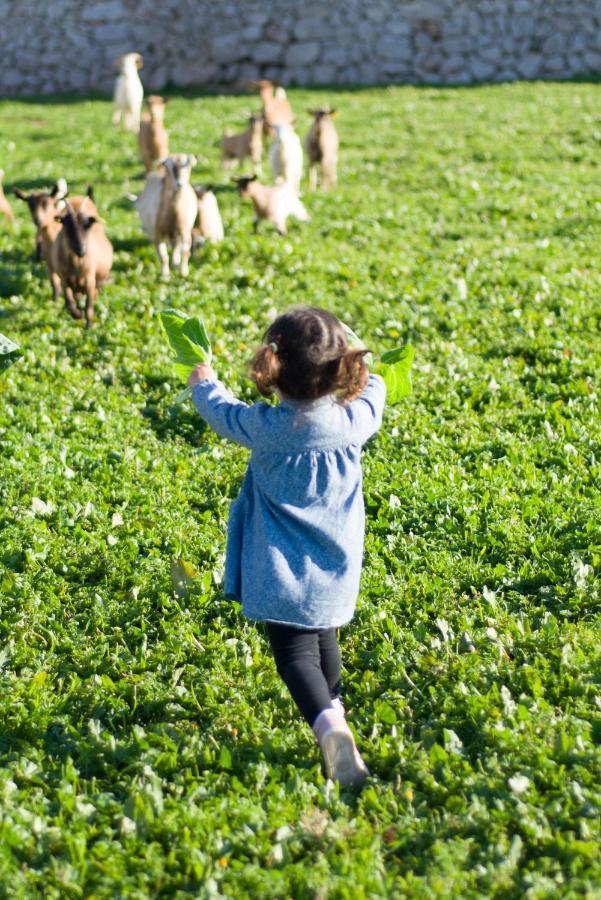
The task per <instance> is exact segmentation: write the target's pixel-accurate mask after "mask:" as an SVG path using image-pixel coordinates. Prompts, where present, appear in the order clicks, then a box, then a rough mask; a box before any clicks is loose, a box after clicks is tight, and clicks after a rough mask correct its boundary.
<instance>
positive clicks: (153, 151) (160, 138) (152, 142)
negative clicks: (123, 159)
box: [138, 94, 169, 172]
mask: <svg viewBox="0 0 601 900" xmlns="http://www.w3.org/2000/svg"><path fill="white" fill-rule="evenodd" d="M146 103H147V104H148V110H146V111H144V113H143V114H142V121H141V122H140V131H139V132H138V145H139V148H140V159H141V160H142V162H143V163H144V167H145V169H146V171H147V172H150V171H151V169H155V168H156V167H157V165H158V164H159V162H160V161H161V160H162V159H164V158H165V157H166V156H169V136H168V134H167V129H166V128H165V126H164V125H163V115H164V113H165V103H167V100H165V99H163V97H159V96H158V94H150V95H149V96H148V97H146Z"/></svg>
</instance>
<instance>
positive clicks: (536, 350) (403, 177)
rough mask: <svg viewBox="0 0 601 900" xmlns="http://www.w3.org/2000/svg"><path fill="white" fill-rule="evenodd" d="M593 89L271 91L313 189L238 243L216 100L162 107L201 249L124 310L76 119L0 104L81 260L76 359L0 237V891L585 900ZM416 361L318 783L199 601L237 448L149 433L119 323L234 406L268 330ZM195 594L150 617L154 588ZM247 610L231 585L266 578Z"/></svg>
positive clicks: (298, 735)
mask: <svg viewBox="0 0 601 900" xmlns="http://www.w3.org/2000/svg"><path fill="white" fill-rule="evenodd" d="M599 90H600V89H599V87H598V86H595V85H590V84H565V85H553V84H528V85H522V84H516V85H506V86H496V87H482V88H471V89H461V90H452V89H448V90H438V89H430V88H428V89H418V88H412V87H407V88H389V89H370V90H356V91H352V92H335V91H331V92H328V93H325V92H319V91H313V92H309V91H301V90H295V91H291V92H290V96H291V100H292V103H293V106H294V108H295V109H296V110H297V112H298V117H299V123H300V130H301V131H302V132H304V130H305V124H306V123H308V117H307V118H305V117H304V115H303V111H304V109H305V107H307V106H315V105H316V104H317V103H319V102H321V101H322V100H328V101H329V102H330V105H332V106H336V107H337V108H338V109H339V111H340V117H339V119H338V120H337V121H338V127H339V131H340V135H341V141H342V150H341V161H340V167H339V178H340V186H339V189H338V190H336V191H335V192H333V193H330V194H321V193H320V194H314V195H311V194H308V193H305V201H306V204H307V207H308V208H309V211H310V213H311V216H312V221H311V222H310V223H309V224H307V225H304V226H301V225H293V226H292V227H291V231H290V234H289V236H288V237H287V238H279V237H278V236H277V235H276V234H275V232H273V231H272V230H271V229H270V228H269V227H268V226H264V229H263V232H262V233H260V234H259V235H258V236H254V235H253V234H252V232H251V222H252V215H251V210H250V207H249V206H247V205H244V204H243V203H242V202H241V201H240V200H239V198H238V197H237V196H236V194H235V193H234V192H233V191H232V189H231V185H230V184H229V183H228V179H227V178H226V177H225V175H224V173H223V172H222V170H221V168H220V164H219V150H218V147H217V144H216V141H217V139H218V137H219V134H220V132H221V128H222V126H223V125H226V124H227V125H231V126H234V127H235V126H236V125H237V124H238V123H239V122H240V121H241V118H240V117H241V114H242V113H243V111H244V110H247V109H249V108H252V104H253V102H254V101H253V100H252V98H249V97H247V96H197V95H196V96H192V95H190V96H186V97H184V96H181V95H179V96H176V97H174V98H173V99H172V102H171V103H170V104H169V106H168V107H167V113H166V123H167V125H168V127H169V129H170V133H171V147H172V150H174V151H183V152H193V153H196V154H198V156H199V165H198V167H197V169H196V179H195V180H196V181H197V182H199V183H201V182H203V181H205V182H206V181H211V182H214V183H215V184H216V185H218V186H219V191H218V198H219V202H220V206H221V209H222V215H223V218H224V223H225V228H226V240H225V242H224V243H223V244H222V245H221V246H219V247H209V248H205V249H203V250H201V251H199V252H198V253H197V254H196V256H195V258H194V260H193V264H192V270H191V274H190V277H189V279H188V280H187V281H186V282H182V281H181V280H180V279H179V278H178V277H174V278H173V279H172V281H171V282H170V283H161V282H160V280H159V277H158V265H157V262H156V259H155V256H154V250H153V248H151V247H150V246H149V245H148V244H147V242H146V240H145V239H144V238H143V236H142V235H141V231H140V228H139V224H138V219H137V215H136V214H135V211H134V210H133V209H132V208H131V206H130V205H129V203H128V202H127V201H126V200H124V199H123V195H124V193H125V192H126V191H128V190H129V191H135V192H137V191H138V190H139V189H140V186H141V183H142V181H141V168H140V165H139V163H138V161H137V154H136V146H135V139H134V138H132V136H131V135H128V134H125V133H123V132H119V131H116V130H115V129H113V128H112V127H111V125H110V114H111V107H110V104H109V103H108V102H107V101H106V100H102V99H92V100H84V101H75V100H72V99H50V100H48V101H45V102H44V103H35V102H7V101H4V102H1V103H0V165H1V166H2V167H3V168H4V169H5V170H6V188H7V193H8V190H9V189H10V187H12V186H20V187H21V188H24V189H33V188H37V187H39V186H44V185H50V184H52V183H53V181H54V180H55V179H56V178H57V177H58V176H60V175H64V176H66V177H67V179H68V181H69V184H70V185H71V188H72V190H73V192H74V193H75V192H81V191H82V190H83V189H84V188H85V185H86V183H87V182H91V183H92V184H93V185H94V188H95V197H96V201H97V204H98V206H99V209H100V211H101V214H102V216H103V217H104V219H105V221H106V227H107V231H108V234H109V236H110V237H111V239H112V241H113V243H114V247H115V251H116V256H115V265H114V278H113V282H112V283H111V284H110V285H108V286H107V287H106V288H105V289H104V291H103V292H102V294H101V296H100V299H99V301H98V303H97V325H96V327H95V329H93V330H92V331H90V332H85V331H84V330H83V328H82V326H81V323H78V322H74V321H73V320H72V319H70V318H69V317H68V316H67V314H66V313H65V311H64V310H63V309H62V307H61V306H60V305H53V304H52V301H51V299H50V287H49V284H48V283H47V279H46V274H45V270H44V268H43V266H42V265H39V264H35V263H33V261H32V258H33V243H34V240H33V236H34V232H33V225H32V224H31V221H30V219H29V214H28V210H27V207H26V206H25V204H23V203H21V202H20V201H18V200H17V199H16V198H13V200H12V203H13V208H14V210H15V213H16V216H17V221H16V224H15V226H14V227H13V228H12V229H11V228H10V227H8V226H7V225H6V224H4V222H0V331H1V332H3V333H5V334H6V335H7V336H9V337H12V338H14V339H16V340H18V341H19V342H20V343H21V345H22V347H23V349H24V358H23V359H22V360H20V361H19V362H18V363H17V364H16V365H14V366H13V367H12V368H11V369H10V370H9V371H8V372H7V373H5V374H4V375H3V376H1V377H0V765H1V767H0V896H6V897H10V898H17V900H18V898H29V897H44V898H61V900H62V898H79V897H85V898H109V897H110V898H114V897H127V898H145V897H185V896H194V897H199V898H204V897H218V896H226V897H231V896H235V897H258V898H272V897H273V898H279V897H293V898H295V900H304V898H321V900H323V898H326V897H327V898H346V897H353V898H358V900H359V898H372V897H416V898H431V897H440V898H447V897H448V898H451V897H452V898H457V897H461V898H470V897H473V898H481V897H496V898H513V897H527V898H551V897H553V898H555V897H570V898H571V897H588V898H598V897H599V896H600V895H601V855H600V854H599V805H598V794H599V780H600V774H601V772H600V769H601V767H600V762H601V747H600V744H601V722H600V719H599V712H600V709H601V699H600V691H599V687H600V683H601V676H600V672H601V652H600V646H601V634H600V629H599V625H600V616H599V572H600V570H601V503H600V499H599V498H600V494H599V478H600V475H601V471H600V466H601V447H600V437H601V427H600V418H599V405H598V404H599V397H598V375H599V368H600V366H601V335H600V310H601V303H600V301H601V290H600V283H599V261H600V260H601V250H600V247H601V226H600V222H601V192H600V188H599V185H600V178H601V168H600V165H599V161H600V159H601V115H600V113H599ZM299 302H308V303H312V304H316V305H323V306H325V307H327V308H329V309H331V310H332V311H334V312H335V313H336V314H338V315H340V316H341V317H342V318H344V320H345V321H347V322H348V323H349V324H351V325H352V326H353V327H354V328H355V330H357V331H358V332H359V333H360V334H361V335H362V336H363V337H364V338H365V339H366V340H367V341H368V343H369V344H370V345H371V346H373V347H375V348H377V349H378V350H384V349H387V348H389V347H393V346H396V345H398V344H400V343H403V342H405V341H407V340H408V341H410V342H411V343H412V344H413V345H414V347H415V348H416V352H417V356H416V365H415V379H414V381H415V392H414V396H413V397H412V398H411V399H409V400H406V401H404V402H403V403H402V404H401V405H400V406H398V407H396V408H393V409H390V410H388V412H387V415H386V418H385V423H384V427H383V430H382V433H381V435H380V436H378V437H377V438H376V439H375V440H374V441H373V442H372V443H371V444H370V445H369V446H368V447H367V448H366V451H365V454H364V471H365V495H366V505H367V510H368V533H367V538H366V550H365V568H364V577H363V588H362V595H361V597H360V601H359V605H358V610H357V615H356V618H355V620H354V622H353V624H352V626H350V627H348V628H346V629H344V630H343V631H342V634H341V641H342V645H343V655H344V662H345V684H346V691H345V702H346V704H347V708H348V710H349V719H350V722H351V724H352V726H353V728H354V729H355V731H356V734H357V737H358V741H359V743H360V747H361V749H362V750H363V752H364V756H365V758H366V761H367V762H368V765H369V767H370V769H371V771H372V773H373V777H372V779H371V780H370V782H369V784H368V786H367V787H366V788H365V789H364V790H363V791H362V792H361V793H360V794H358V795H353V794H345V793H344V792H339V791H338V789H337V788H334V787H333V786H332V785H331V784H329V783H326V781H325V780H324V777H323V775H322V773H321V769H320V761H319V754H318V751H317V748H316V747H315V745H314V742H313V740H312V736H311V734H310V731H309V729H308V728H307V727H306V726H305V725H303V724H302V723H301V721H300V719H299V717H298V715H297V713H296V711H295V709H294V708H293V706H292V703H291V701H290V700H289V698H288V696H287V694H286V691H285V689H284V688H283V686H282V684H281V683H280V681H279V679H278V676H277V674H276V672H275V668H274V665H273V662H272V661H271V659H270V657H269V655H268V652H267V646H266V641H265V639H264V637H263V635H262V633H261V631H260V629H258V628H257V627H255V626H254V625H252V624H251V623H247V622H246V621H244V620H243V619H242V617H241V615H240V613H239V608H238V607H237V605H236V604H232V603H229V602H226V601H224V600H223V598H222V595H221V592H220V579H221V573H222V568H223V553H224V531H225V524H226V519H227V512H228V506H229V503H230V501H231V499H232V498H233V497H234V496H235V495H236V493H237V491H238V488H239V484H240V480H241V476H242V473H243V471H244V468H245V465H246V460H247V454H246V451H244V450H242V449H240V448H237V447H235V446H232V445H230V444H227V443H225V442H223V441H221V440H220V439H218V438H217V437H216V436H215V435H214V434H213V433H211V432H210V431H208V430H206V429H205V428H204V427H203V424H202V422H201V420H200V419H199V417H198V416H197V415H196V414H195V412H194V410H193V408H192V407H191V405H190V406H183V407H182V406H176V405H174V402H173V400H174V397H175V396H176V393H177V392H178V391H179V386H178V384H177V382H176V379H175V377H174V375H173V371H172V368H171V365H170V363H169V359H168V354H167V353H166V350H165V346H164V341H163V339H162V336H161V334H160V332H159V328H158V323H157V318H156V312H157V311H158V310H159V309H161V308H162V306H164V305H165V304H170V305H174V306H177V307H180V308H181V309H183V310H186V311H189V312H190V313H199V314H201V315H202V316H203V317H204V319H205V322H206V325H207V328H208V330H209V332H210V334H211V336H212V338H213V341H214V346H215V349H216V351H217V356H218V362H217V368H218V371H219V372H220V374H221V375H222V377H223V378H224V379H225V380H226V381H227V383H228V384H229V385H230V386H231V387H232V388H233V389H234V390H235V391H237V392H238V393H239V394H240V395H241V396H243V397H246V398H248V399H249V400H253V399H256V394H255V393H254V391H253V388H252V385H251V384H250V383H249V382H248V381H247V379H246V376H245V366H246V363H247V362H248V359H249V356H250V354H251V352H252V349H253V348H254V346H255V345H256V343H257V341H258V340H259V339H260V336H261V334H262V332H263V330H264V328H265V327H266V326H267V325H268V324H269V322H270V320H271V318H272V317H273V315H274V313H275V312H276V311H279V310H281V309H283V308H285V307H286V306H288V305H290V304H292V303H299ZM180 558H183V559H184V560H186V561H187V562H189V563H190V564H191V565H192V566H193V567H194V569H195V570H196V571H197V573H198V577H197V578H196V579H195V580H194V581H193V583H192V584H191V585H189V586H188V589H186V586H185V585H184V586H183V587H182V586H181V585H180V587H179V588H178V589H177V590H174V581H173V576H174V574H175V575H177V571H176V570H177V566H176V565H175V561H176V560H178V559H180ZM266 589H268V586H266Z"/></svg>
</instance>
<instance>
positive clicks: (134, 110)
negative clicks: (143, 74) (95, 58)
mask: <svg viewBox="0 0 601 900" xmlns="http://www.w3.org/2000/svg"><path fill="white" fill-rule="evenodd" d="M116 65H117V66H118V67H119V75H118V76H117V80H116V82H115V91H114V94H113V103H114V106H115V108H114V111H113V124H114V125H118V124H119V123H120V122H121V118H123V127H124V128H125V129H126V130H127V131H133V132H134V134H137V132H138V130H139V128H140V111H141V109H142V99H143V97H144V88H143V87H142V82H141V81H140V76H139V75H138V69H141V68H142V66H143V65H144V61H143V59H142V57H141V56H140V54H139V53H126V54H125V55H124V56H121V57H119V59H118V60H117V62H116Z"/></svg>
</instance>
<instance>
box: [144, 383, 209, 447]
mask: <svg viewBox="0 0 601 900" xmlns="http://www.w3.org/2000/svg"><path fill="white" fill-rule="evenodd" d="M146 378H147V379H148V381H149V384H150V389H149V392H148V401H147V403H146V406H145V407H144V409H143V410H142V415H143V416H144V418H145V419H146V420H147V421H148V424H149V425H150V427H151V428H152V430H153V431H154V433H155V434H156V436H157V437H158V439H159V440H161V441H175V440H182V441H185V442H186V443H187V444H190V446H192V447H202V445H203V444H204V441H205V432H206V431H207V426H206V424H205V423H204V422H203V421H202V419H200V418H199V416H198V413H197V412H196V410H194V409H192V408H191V407H190V406H189V404H187V405H184V404H179V403H175V404H171V405H166V403H165V396H164V394H163V393H162V391H161V392H159V391H158V390H157V389H156V388H155V389H154V390H153V388H152V380H153V376H151V375H146Z"/></svg>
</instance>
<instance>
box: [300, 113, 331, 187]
mask: <svg viewBox="0 0 601 900" xmlns="http://www.w3.org/2000/svg"><path fill="white" fill-rule="evenodd" d="M307 112H308V113H309V115H311V116H313V124H312V125H311V128H310V129H309V131H308V133H307V137H306V138H305V150H306V151H307V157H308V162H309V187H310V188H312V189H313V190H315V188H316V187H317V167H318V166H319V168H320V170H321V186H322V188H323V190H324V191H327V189H328V188H329V187H333V186H334V185H335V184H336V181H337V175H336V165H337V161H338V133H337V131H336V126H335V125H334V122H333V121H332V120H333V118H334V116H335V115H336V110H335V109H330V108H329V107H327V106H326V107H323V108H322V109H309V110H307Z"/></svg>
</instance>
